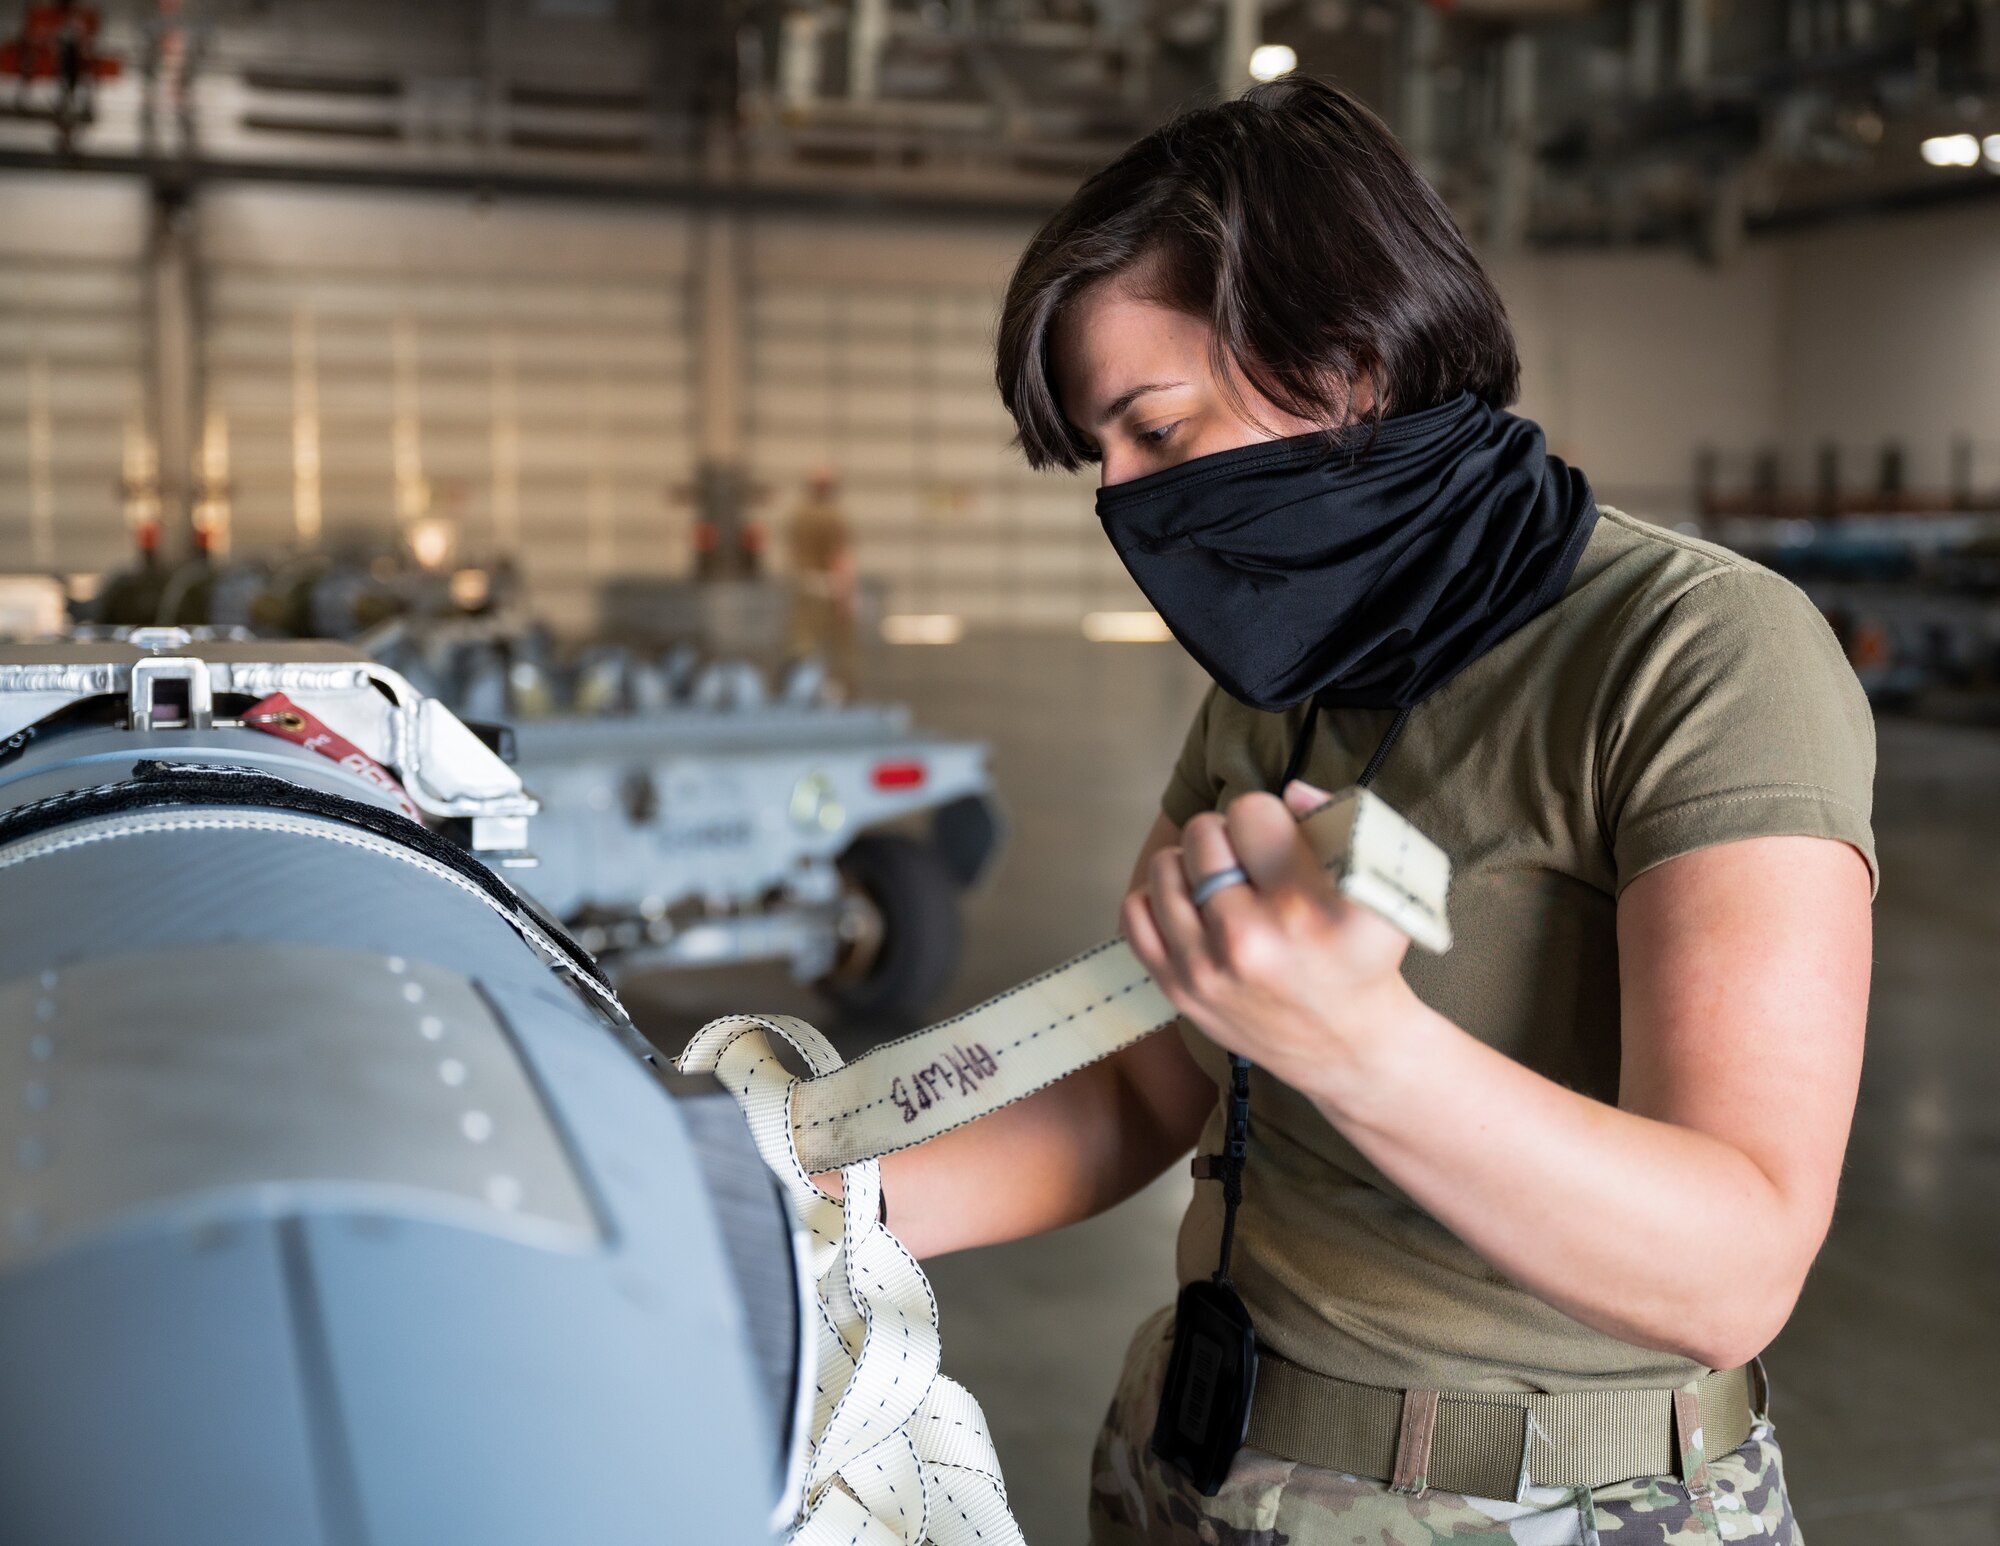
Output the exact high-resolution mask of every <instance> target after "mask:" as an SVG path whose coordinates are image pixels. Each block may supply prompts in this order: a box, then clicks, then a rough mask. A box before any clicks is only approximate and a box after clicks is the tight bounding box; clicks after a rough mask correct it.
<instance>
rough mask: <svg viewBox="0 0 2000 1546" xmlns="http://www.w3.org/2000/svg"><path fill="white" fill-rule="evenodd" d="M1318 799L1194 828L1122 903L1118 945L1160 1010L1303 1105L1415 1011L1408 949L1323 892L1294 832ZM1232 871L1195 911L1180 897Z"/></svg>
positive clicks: (1307, 796)
mask: <svg viewBox="0 0 2000 1546" xmlns="http://www.w3.org/2000/svg"><path fill="white" fill-rule="evenodd" d="M1326 799H1327V796H1326V795H1325V794H1324V793H1322V792H1321V791H1320V790H1317V789H1314V788H1312V787H1310V786H1309V785H1306V784H1301V783H1293V784H1292V785H1290V786H1289V787H1288V788H1287V789H1286V791H1285V798H1284V799H1283V800H1282V801H1281V800H1279V799H1278V798H1277V797H1276V796H1275V795H1268V794H1249V795H1244V796H1243V797H1241V798H1240V799H1238V800H1235V801H1233V802H1232V803H1231V804H1230V806H1229V809H1228V810H1227V811H1226V812H1223V813H1220V814H1216V813H1208V814H1204V815H1200V816H1196V817H1195V818H1194V819H1193V820H1191V821H1190V822H1188V824H1187V826H1186V827H1185V828H1184V829H1183V830H1182V833H1181V846H1180V847H1179V848H1168V849H1164V850H1162V851H1161V852H1160V853H1158V854H1157V855H1155V856H1154V859H1153V862H1152V865H1151V867H1150V869H1149V870H1148V872H1147V877H1146V884H1145V885H1144V886H1143V887H1141V888H1139V889H1137V890H1134V891H1133V892H1132V893H1131V894H1130V895H1129V896H1127V897H1126V898H1125V906H1124V912H1123V921H1124V925H1125V937H1126V938H1127V939H1128V940H1130V941H1131V944H1132V949H1133V951H1134V952H1135V953H1136V954H1137V955H1138V957H1139V959H1140V960H1141V961H1142V962H1143V963H1144V964H1145V966H1146V969H1147V970H1148V971H1150V972H1151V973H1152V974H1153V977H1154V980H1155V981H1157V982H1158V983H1159V985H1160V987H1161V989H1162V990H1163V991H1164V992H1165V993H1166V995H1167V997H1168V999H1169V1000H1170V1001H1171V1002H1172V1003H1173V1006H1174V1007H1175V1008H1176V1009H1178V1010H1179V1011H1180V1012H1181V1013H1182V1014H1184V1015H1186V1016H1187V1017H1188V1019H1190V1020H1192V1021H1193V1022H1194V1024H1195V1025H1196V1027H1197V1028H1199V1029H1200V1030H1201V1031H1202V1033H1203V1034H1205V1035H1206V1036H1208V1037H1209V1038H1210V1039H1211V1040H1213V1041H1215V1042H1217V1043H1218V1044H1219V1045H1221V1046H1223V1047H1225V1048H1227V1049H1228V1050H1229V1051H1231V1052H1235V1053H1238V1054H1240V1055H1241V1056H1243V1057H1246V1058H1248V1059H1249V1060H1250V1061H1251V1062H1253V1063H1255V1064H1257V1065H1258V1066H1259V1067H1260V1068H1263V1069H1264V1070H1265V1071H1266V1072H1268V1073H1270V1074H1273V1075H1275V1076H1276V1077H1277V1078H1279V1079H1282V1080H1283V1081H1284V1082H1285V1083H1287V1084H1289V1085H1291V1086H1293V1087H1294V1088H1295V1089H1299V1090H1302V1091H1304V1092H1305V1093H1306V1094H1308V1095H1314V1094H1317V1093H1318V1091H1319V1090H1320V1089H1321V1088H1324V1087H1325V1085H1326V1084H1327V1083H1328V1081H1329V1080H1330V1079H1331V1080H1339V1079H1341V1078H1342V1077H1343V1076H1344V1075H1348V1074H1351V1073H1353V1072H1354V1071H1356V1070H1357V1068H1361V1067H1365V1066H1366V1065H1367V1063H1368V1062H1369V1060H1370V1055H1371V1053H1373V1052H1374V1051H1375V1050H1377V1049H1378V1048H1379V1047H1380V1046H1381V1045H1382V1038H1383V1037H1384V1036H1385V1035H1388V1034H1391V1033H1392V1030H1393V1027H1394V1025H1395V1023H1396V1020H1397V1017H1398V1015H1399V1014H1400V1013H1402V1012H1404V1011H1406V1010H1407V1009H1409V1008H1411V1007H1413V1006H1414V1005H1415V1004H1416V998H1415V995H1414V994H1413V993H1412V992H1411V991H1410V988H1409V985H1408V984H1407V983H1406V982H1405V981H1404V980H1403V976H1402V973H1401V971H1400V969H1399V968H1400V967H1401V965H1402V961H1403V954H1404V952H1405V951H1406V950H1408V949H1409V944H1410V942H1409V939H1408V938H1407V937H1406V936H1405V935H1404V934H1403V933H1402V931H1401V930H1399V929H1397V928H1396V927H1395V925H1393V924H1391V923H1389V922H1388V921H1387V920H1385V919H1383V918H1381V917H1380V916H1378V915H1377V914H1375V913H1374V912H1371V911H1370V910H1369V909H1367V908H1365V907H1361V906H1359V905H1357V904H1355V903H1353V902H1350V901H1348V900H1347V898H1345V897H1343V896H1342V895H1341V894H1340V893H1339V892H1338V891H1337V890H1335V889H1334V885H1333V882H1332V880H1331V878H1330V877H1329V876H1328V875H1327V873H1326V872H1325V871H1324V870H1323V869H1321V868H1320V865H1319V861H1318V859H1317V858H1316V857H1315V856H1314V854H1313V851H1312V849H1311V848H1310V847H1308V846H1307V844H1306V841H1305V839H1304V838H1303V837H1302V836H1301V835H1300V833H1299V828H1298V818H1300V817H1301V816H1304V815H1305V814H1307V813H1308V812H1310V811H1312V810H1313V809H1315V808H1316V807H1318V806H1320V805H1322V804H1324V803H1325V801H1326ZM1236 865H1240V866H1241V867H1242V868H1243V870H1244V872H1245V873H1246V874H1247V875H1248V876H1249V877H1250V879H1249V884H1247V885H1233V886H1227V887H1225V888H1224V889H1222V890H1220V891H1218V892H1216V893H1215V894H1214V895H1213V896H1211V897H1210V898H1209V899H1208V901H1206V902H1205V903H1203V904H1202V906H1201V907H1200V908H1196V906H1195V905H1194V899H1193V895H1192V888H1193V886H1194V885H1195V884H1196V883H1197V882H1199V881H1200V880H1201V879H1202V878H1203V877H1205V876H1209V875H1214V874H1217V873H1219V872H1221V871H1223V870H1227V869H1229V868H1230V867H1231V866H1236Z"/></svg>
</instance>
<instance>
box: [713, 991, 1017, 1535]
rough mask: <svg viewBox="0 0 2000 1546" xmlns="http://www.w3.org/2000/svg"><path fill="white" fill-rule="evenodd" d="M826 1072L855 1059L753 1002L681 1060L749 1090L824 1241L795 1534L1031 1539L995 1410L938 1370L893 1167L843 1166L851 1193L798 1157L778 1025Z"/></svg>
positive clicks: (797, 1197)
mask: <svg viewBox="0 0 2000 1546" xmlns="http://www.w3.org/2000/svg"><path fill="white" fill-rule="evenodd" d="M773 1038H777V1039H779V1040H782V1041H784V1042H786V1043H787V1044H789V1045H790V1046H791V1047H793V1048H794V1049H795V1050H796V1051H797V1052H798V1053H799V1054H800V1056H801V1057H803V1058H804V1059H805V1062H806V1065H807V1067H809V1068H810V1069H811V1070H812V1071H813V1072H814V1073H815V1074H816V1075H818V1074H824V1073H826V1072H829V1071H831V1070H833V1069H835V1068H838V1067H839V1066H840V1057H839V1054H837V1053H836V1052H835V1051H834V1050H833V1048H832V1047H831V1046H829V1045H828V1044H827V1041H826V1038H825V1037H823V1036H821V1035H820V1033H819V1032H818V1031H816V1030H814V1029H813V1028H812V1027H811V1026H810V1025H807V1024H806V1023H805V1022H804V1021H802V1020H794V1019H791V1018H789V1017H787V1016H780V1015H770V1016H764V1015H742V1016H736V1017H732V1018H729V1019H724V1020H717V1021H715V1022H713V1023H712V1024H710V1025H706V1026H704V1027H703V1028H702V1029H701V1030H700V1031H699V1032H698V1033H696V1035H695V1038H694V1040H693V1041H691V1042H689V1043H688V1045H687V1048H686V1050H684V1051H683V1052H682V1053H681V1055H680V1058H679V1060H678V1062H679V1066H680V1068H681V1069H682V1071H683V1072H687V1073H703V1072H712V1073H713V1074H715V1076H716V1077H717V1078H718V1079H720V1080H721V1081H722V1083H723V1084H724V1085H725V1086H727V1087H728V1089H729V1090H730V1091H731V1093H733V1094H734V1095H735V1096H736V1099H737V1101H738V1103H739V1104H741V1106H742V1107H743V1112H744V1116H745V1118H746V1120H747V1121H748V1123H749V1126H750V1132H751V1136H752V1137H753V1138H754V1139H755V1141H756V1144H757V1148H758V1152H759V1153H761V1154H762V1155H763V1157H764V1161H765V1163H766V1164H768V1165H769V1166H770V1167H771V1169H772V1170H773V1171H775V1172H776V1173H777V1175H778V1177H779V1179H780V1180H781V1181H782V1182H783V1183H784V1185H785V1189H786V1192H787V1194H788V1196H789V1197H790V1199H791V1203H792V1207H793V1209H794V1211H795V1212H796V1213H797V1215H798V1217H799V1220H800V1222H801V1223H802V1224H803V1225H804V1227H805V1229H806V1231H807V1234H808V1238H809V1240H810V1243H811V1263H812V1271H813V1274H814V1279H815V1283H814V1287H815V1293H814V1302H815V1304H816V1306H817V1309H818V1312H819V1318H820V1324H819V1327H818V1333H819V1335H818V1369H817V1372H816V1375H815V1379H816V1384H817V1389H816V1392H815V1402H814V1410H813V1420H812V1454H811V1457H810V1460H809V1462H808V1465H807V1469H806V1484H805V1496H804V1497H803V1499H801V1501H800V1506H799V1512H798V1515H797V1518H796V1520H795V1522H794V1524H793V1527H792V1531H791V1534H790V1535H789V1537H788V1540H789V1541H790V1542H791V1543H792V1546H925V1543H930V1546H1024V1543H1023V1542H1022V1540H1021V1532H1020V1529H1019V1527H1018V1526H1016V1525H1015V1523H1014V1519H1013V1515H1012V1514H1010V1513H1009V1512H1008V1509H1007V1488H1006V1484H1005V1483H1004V1482H1003V1481H1002V1480H1001V1478H1000V1462H999V1458H998V1457H997V1456H996V1455H995V1454H994V1452H993V1440H992V1437H991V1436H990V1435H989V1434H988V1432H987V1430H986V1420H985V1418H984V1417H983V1416H982V1415H981V1414H980V1411H979V1406H978V1403H976V1402H975V1401H974V1400H973V1399H972V1397H971V1396H969V1395H968V1394H967V1393H966V1392H965V1390H964V1389H963V1388H962V1387H960V1386H958V1385H957V1384H955V1383H953V1382H952V1381H951V1380H948V1379H946V1378H944V1376H942V1375H941V1374H939V1373H938V1313H937V1300H936V1299H935V1298H934V1297H933V1296H932V1294H931V1289H930V1284H929V1283H928V1282H926V1281H925V1279H924V1275H923V1272H922V1271H921V1270H920V1269H919V1268H918V1266H917V1263H916V1258H914V1257H913V1256H911V1255H910V1253H909V1252H908V1251H906V1250H905V1249H904V1248H903V1246H902V1243H901V1242H900V1241H898V1240H897V1239H896V1237H895V1236H893V1235H891V1234H890V1233H889V1232H888V1230H886V1229H884V1228H883V1227H882V1225H881V1223H880V1222H879V1204H880V1201H881V1174H880V1170H881V1167H880V1165H879V1163H878V1162H877V1161H876V1160H874V1159H865V1160H859V1161H856V1162H854V1163H852V1164H849V1165H846V1166H843V1167H842V1168H841V1181H842V1185H843V1193H844V1196H843V1198H842V1200H841V1201H838V1202H836V1201H835V1200H834V1199H832V1198H830V1197H828V1196H827V1195H826V1194H825V1193H824V1192H822V1191H820V1189H819V1188H818V1187H816V1186H814V1185H813V1183H812V1180H811V1178H810V1177H809V1176H808V1175H807V1173H806V1172H805V1170H804V1169H802V1168H801V1167H800V1165H799V1160H798V1154H797V1152H796V1150H795V1149H794V1148H793V1145H792V1138H791V1130H790V1125H789V1123H788V1122H787V1120H786V1111H787V1108H788V1105H789V1101H790V1096H791V1091H792V1088H793V1086H794V1085H795V1084H796V1082H797V1081H796V1079H795V1077H794V1075H793V1074H792V1073H791V1072H790V1071H789V1070H788V1069H786V1068H785V1066H784V1065H783V1064H782V1063H781V1062H779V1060H778V1056H777V1053H776V1050H775V1049H774V1048H773V1046H772V1039H773Z"/></svg>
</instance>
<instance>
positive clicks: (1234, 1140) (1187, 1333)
mask: <svg viewBox="0 0 2000 1546" xmlns="http://www.w3.org/2000/svg"><path fill="white" fill-rule="evenodd" d="M1319 710H1320V705H1319V700H1318V699H1317V698H1315V699H1314V700H1313V701H1312V702H1311V703H1310V704H1309V705H1308V706H1307V708H1306V717H1305V721H1304V723H1302V724H1301V725H1300V726H1299V733H1298V738H1297V739H1296V740H1294V741H1293V743H1292V755H1291V758H1290V760H1289V761H1288V762H1287V763H1286V765H1285V776H1284V778H1283V779H1282V780H1281V781H1280V783H1279V785H1278V788H1279V791H1280V793H1282V792H1283V790H1284V787H1285V785H1286V784H1289V783H1290V782H1291V781H1292V780H1293V779H1294V778H1296V777H1298V775H1299V773H1300V771H1301V770H1302V769H1303V768H1304V767H1305V761H1306V753H1307V752H1308V751H1309V750H1310V749H1311V747H1312V737H1313V731H1314V730H1315V729H1316V728H1317V727H1318V725H1319ZM1409 717H1410V711H1409V710H1408V709H1407V708H1406V709H1404V710H1402V712H1400V713H1399V714H1397V716H1396V718H1395V721H1394V723H1392V724H1391V725H1390V726H1389V730H1388V733H1387V734H1386V735H1384V736H1383V737H1382V741H1381V744H1380V745H1378V746H1377V747H1376V748H1375V755H1374V756H1372V757H1370V758H1369V759H1368V766H1367V767H1366V768H1364V769H1363V770H1362V773H1361V777H1360V778H1359V780H1357V782H1358V783H1360V784H1361V785H1363V786H1364V787H1365V786H1366V785H1367V784H1369V783H1370V782H1371V781H1372V780H1373V779H1374V777H1375V774H1376V772H1377V771H1378V770H1379V769H1380V768H1381V766H1382V759H1383V758H1385V757H1387V756H1388V755H1389V748H1390V746H1391V745H1393V744H1394V742H1395V739H1396V737H1397V736H1398V735H1400V734H1401V733H1402V729H1403V724H1404V721H1406V720H1407V719H1408V718H1409ZM1249 1150H1250V1062H1249V1059H1247V1058H1240V1057H1237V1056H1235V1055H1234V1054H1231V1056H1230V1059H1229V1112H1228V1118H1227V1120H1226V1122H1225V1124H1224V1129H1223V1144H1222V1153H1220V1154H1217V1155H1206V1156H1204V1157H1203V1158H1201V1159H1198V1160H1196V1161H1195V1174H1196V1175H1197V1176H1198V1177H1201V1178H1202V1179H1204V1180H1215V1181H1220V1182H1221V1183H1222V1249H1221V1252H1220V1260H1219V1261H1218V1262H1217V1263H1216V1268H1215V1275H1214V1276H1213V1277H1211V1278H1207V1279H1201V1278H1196V1279H1195V1280H1193V1281H1192V1282H1190V1283H1188V1284H1186V1285H1185V1286H1184V1287H1183V1288H1182V1289H1181V1293H1180V1298H1179V1299H1178V1300H1177V1301H1176V1302H1175V1306H1174V1343H1173V1347H1172V1349H1171V1350H1170V1351H1169V1353H1168V1355H1167V1367H1166V1372H1165V1373H1164V1375H1163V1376H1162V1379H1161V1385H1160V1411H1159V1416H1158V1417H1157V1418H1156V1419H1155V1421H1154V1425H1153V1437H1152V1443H1151V1445H1150V1448H1151V1449H1152V1452H1153V1454H1154V1455H1156V1456H1157V1457H1158V1458H1159V1459H1160V1460H1161V1461H1162V1462H1163V1463H1164V1464H1166V1465H1169V1466H1172V1467H1173V1468H1174V1469H1175V1470H1177V1471H1179V1472H1181V1473H1182V1474H1183V1475H1184V1476H1186V1477H1187V1478H1188V1480H1189V1481H1190V1482H1192V1483H1193V1484H1194V1486H1195V1487H1196V1488H1197V1489H1198V1490H1199V1491H1200V1492H1202V1493H1203V1494H1204V1495H1205V1496H1208V1497H1214V1496H1215V1494H1216V1492H1217V1491H1218V1490H1220V1488H1221V1486H1222V1484H1223V1482H1224V1481H1226V1480H1227V1479H1228V1477H1229V1467H1230V1465H1231V1463H1232V1462H1233V1461H1234V1460H1235V1459H1236V1453H1237V1451H1238V1450H1240V1449H1241V1448H1242V1447H1243V1441H1244V1439H1245V1438H1246V1437H1247V1436H1248V1434H1249V1431H1250V1404H1251V1401H1252V1400H1253V1399H1254V1397H1255V1395H1256V1391H1257V1357H1258V1355H1257V1329H1256V1327H1255V1326H1253V1325H1251V1323H1250V1312H1249V1311H1248V1310H1247V1309H1245V1308H1244V1305H1243V1300H1242V1299H1241V1297H1240V1296H1239V1295H1238V1294H1237V1292H1236V1289H1235V1287H1234V1286H1233V1285H1232V1284H1231V1283H1230V1281H1229V1253H1230V1248H1231V1246H1232V1245H1234V1243H1235V1240H1236V1210H1237V1209H1238V1208H1239V1207H1240V1206H1241V1205H1242V1202H1243V1162H1244V1158H1245V1156H1246V1155H1247V1154H1248V1153H1249Z"/></svg>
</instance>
